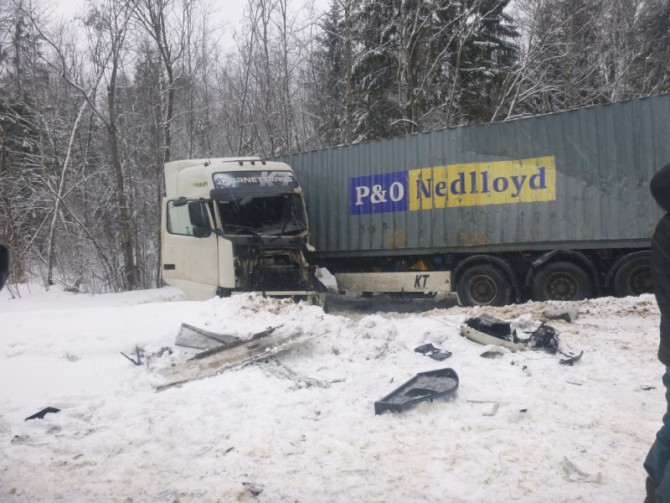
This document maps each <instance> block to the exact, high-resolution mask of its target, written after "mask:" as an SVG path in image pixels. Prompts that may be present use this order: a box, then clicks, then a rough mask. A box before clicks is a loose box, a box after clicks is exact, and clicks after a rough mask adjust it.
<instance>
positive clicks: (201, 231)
mask: <svg viewBox="0 0 670 503" xmlns="http://www.w3.org/2000/svg"><path fill="white" fill-rule="evenodd" d="M167 230H168V232H169V233H170V234H179V235H182V236H194V237H198V238H206V237H209V236H210V235H211V234H212V226H211V223H210V220H209V214H208V213H207V203H206V202H204V201H190V202H188V203H187V204H183V203H181V204H180V202H178V201H169V202H168V204H167Z"/></svg>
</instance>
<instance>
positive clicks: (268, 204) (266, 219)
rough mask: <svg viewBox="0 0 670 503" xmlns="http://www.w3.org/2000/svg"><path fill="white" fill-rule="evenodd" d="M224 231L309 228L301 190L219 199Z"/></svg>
mask: <svg viewBox="0 0 670 503" xmlns="http://www.w3.org/2000/svg"><path fill="white" fill-rule="evenodd" d="M218 207H219V211H220V212H221V222H222V223H223V232H224V234H266V235H288V234H294V235H295V234H299V233H301V232H302V231H304V230H305V229H307V224H306V221H305V209H304V205H303V202H302V197H301V196H300V195H299V194H281V195H276V196H271V197H251V196H249V197H243V198H240V199H235V200H231V201H225V202H224V201H219V202H218Z"/></svg>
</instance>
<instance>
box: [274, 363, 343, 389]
mask: <svg viewBox="0 0 670 503" xmlns="http://www.w3.org/2000/svg"><path fill="white" fill-rule="evenodd" d="M263 368H264V370H267V371H268V372H269V373H271V374H272V375H275V376H277V377H283V378H286V379H290V380H291V381H293V382H295V383H297V384H298V386H299V387H301V388H311V387H317V388H329V387H330V381H320V380H319V379H314V378H313V377H307V376H303V375H300V374H298V373H297V372H295V371H294V370H292V369H291V368H289V367H288V366H286V365H285V364H283V363H282V362H280V361H279V360H277V359H276V358H273V359H272V360H268V361H266V362H265V364H264V365H263Z"/></svg>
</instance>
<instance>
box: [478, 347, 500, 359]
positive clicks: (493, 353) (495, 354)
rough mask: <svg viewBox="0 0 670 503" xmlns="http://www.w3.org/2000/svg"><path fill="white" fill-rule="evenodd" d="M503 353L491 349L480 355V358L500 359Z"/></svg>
mask: <svg viewBox="0 0 670 503" xmlns="http://www.w3.org/2000/svg"><path fill="white" fill-rule="evenodd" d="M503 355H504V353H503V352H502V351H500V350H499V349H491V350H489V351H484V352H483V353H482V354H481V355H479V356H481V357H482V358H491V359H494V358H502V357H503Z"/></svg>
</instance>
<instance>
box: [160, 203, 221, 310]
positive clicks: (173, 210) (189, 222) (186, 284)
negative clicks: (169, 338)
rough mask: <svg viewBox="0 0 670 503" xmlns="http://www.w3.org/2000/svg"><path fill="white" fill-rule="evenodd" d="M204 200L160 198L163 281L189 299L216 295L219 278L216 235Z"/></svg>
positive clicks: (201, 298)
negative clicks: (161, 204)
mask: <svg viewBox="0 0 670 503" xmlns="http://www.w3.org/2000/svg"><path fill="white" fill-rule="evenodd" d="M209 204H210V203H208V202H207V201H192V200H191V201H189V200H187V199H185V198H180V199H177V200H167V199H164V200H163V217H162V227H161V236H162V266H163V267H162V271H163V280H164V281H165V282H166V283H167V284H169V285H174V286H177V287H179V288H181V289H182V290H183V292H184V294H185V295H186V298H188V299H189V300H205V299H209V298H211V297H214V296H215V295H216V289H217V287H218V279H219V257H218V247H217V236H216V234H215V233H214V230H213V227H212V222H213V220H212V216H211V211H210V207H209Z"/></svg>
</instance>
